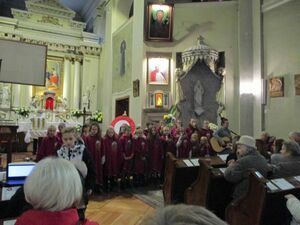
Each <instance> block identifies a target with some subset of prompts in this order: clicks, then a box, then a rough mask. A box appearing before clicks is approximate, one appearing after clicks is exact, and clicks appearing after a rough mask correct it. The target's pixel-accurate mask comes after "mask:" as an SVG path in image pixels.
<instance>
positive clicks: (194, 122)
mask: <svg viewBox="0 0 300 225" xmlns="http://www.w3.org/2000/svg"><path fill="white" fill-rule="evenodd" d="M195 132H197V133H199V129H198V127H197V120H196V119H193V118H192V119H190V123H189V126H188V128H186V130H185V133H186V135H187V136H188V139H191V136H192V134H193V133H195Z"/></svg>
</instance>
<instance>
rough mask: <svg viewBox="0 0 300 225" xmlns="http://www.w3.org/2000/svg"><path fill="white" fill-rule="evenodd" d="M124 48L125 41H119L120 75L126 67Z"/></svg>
mask: <svg viewBox="0 0 300 225" xmlns="http://www.w3.org/2000/svg"><path fill="white" fill-rule="evenodd" d="M125 50H126V41H124V40H123V41H122V42H121V46H120V53H121V55H120V75H124V74H125V71H126V68H125Z"/></svg>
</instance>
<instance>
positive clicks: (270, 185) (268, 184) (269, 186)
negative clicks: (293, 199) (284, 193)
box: [267, 182, 278, 191]
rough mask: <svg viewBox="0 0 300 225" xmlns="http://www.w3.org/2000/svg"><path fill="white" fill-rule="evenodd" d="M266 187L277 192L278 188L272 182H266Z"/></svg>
mask: <svg viewBox="0 0 300 225" xmlns="http://www.w3.org/2000/svg"><path fill="white" fill-rule="evenodd" d="M267 187H268V188H269V189H270V190H271V191H276V190H278V187H276V186H275V185H274V184H273V183H272V182H267Z"/></svg>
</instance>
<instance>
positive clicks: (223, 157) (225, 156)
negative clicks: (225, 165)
mask: <svg viewBox="0 0 300 225" xmlns="http://www.w3.org/2000/svg"><path fill="white" fill-rule="evenodd" d="M228 155H229V154H218V156H219V157H220V158H221V159H222V160H223V161H225V162H226V159H227V156H228Z"/></svg>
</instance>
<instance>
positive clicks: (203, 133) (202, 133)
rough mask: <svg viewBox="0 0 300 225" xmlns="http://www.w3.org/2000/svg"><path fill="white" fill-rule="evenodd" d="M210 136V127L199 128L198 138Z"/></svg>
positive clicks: (208, 137)
mask: <svg viewBox="0 0 300 225" xmlns="http://www.w3.org/2000/svg"><path fill="white" fill-rule="evenodd" d="M212 136H213V131H212V130H211V129H204V128H201V129H200V130H199V138H201V137H207V139H210V138H211V137H212Z"/></svg>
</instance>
